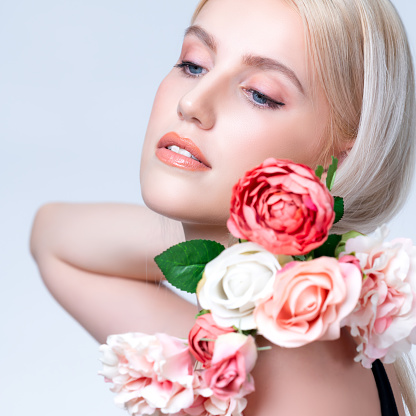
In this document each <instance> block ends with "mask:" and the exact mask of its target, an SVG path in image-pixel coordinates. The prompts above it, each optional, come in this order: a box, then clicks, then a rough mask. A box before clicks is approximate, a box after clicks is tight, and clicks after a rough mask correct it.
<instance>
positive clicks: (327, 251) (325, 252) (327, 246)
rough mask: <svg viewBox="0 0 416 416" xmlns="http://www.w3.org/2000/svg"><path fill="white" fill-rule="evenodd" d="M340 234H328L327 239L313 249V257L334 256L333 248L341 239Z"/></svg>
mask: <svg viewBox="0 0 416 416" xmlns="http://www.w3.org/2000/svg"><path fill="white" fill-rule="evenodd" d="M341 238H342V235H338V234H331V235H329V236H328V239H327V240H326V241H325V243H323V244H322V245H321V246H320V247H318V248H316V249H315V250H314V257H315V258H318V257H322V256H327V257H334V256H335V249H336V248H337V246H338V243H339V242H340V241H341Z"/></svg>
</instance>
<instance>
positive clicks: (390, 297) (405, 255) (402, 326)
mask: <svg viewBox="0 0 416 416" xmlns="http://www.w3.org/2000/svg"><path fill="white" fill-rule="evenodd" d="M387 232H388V231H387V228H386V227H382V228H379V229H378V230H377V231H376V232H375V233H374V235H373V236H359V237H356V238H352V239H349V240H348V241H347V242H346V246H345V250H346V253H354V255H355V256H356V257H357V258H358V260H359V261H360V266H361V268H362V270H363V273H364V274H365V278H364V282H363V287H362V291H361V295H360V299H359V303H358V305H357V308H356V309H355V310H354V312H353V313H352V314H351V315H350V316H348V318H347V319H346V320H345V323H346V325H348V326H349V327H350V328H351V334H352V335H353V336H354V337H358V339H359V340H360V343H359V345H358V348H357V351H358V353H359V354H358V356H357V357H356V361H361V362H362V364H363V366H364V367H367V368H371V364H372V362H373V361H374V360H376V359H381V360H382V361H383V362H384V363H392V362H393V361H394V360H395V359H396V358H397V356H399V355H401V354H402V353H404V352H408V351H409V350H410V348H411V344H412V343H416V329H415V328H416V247H415V246H413V244H412V242H411V241H410V240H408V239H395V240H392V241H391V242H385V241H384V239H385V237H386V235H387Z"/></svg>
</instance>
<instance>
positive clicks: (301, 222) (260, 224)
mask: <svg viewBox="0 0 416 416" xmlns="http://www.w3.org/2000/svg"><path fill="white" fill-rule="evenodd" d="M333 207H334V199H333V197H332V196H331V194H330V193H329V191H328V189H327V188H326V186H325V185H324V184H323V183H322V182H321V181H320V179H319V178H318V177H317V176H316V175H315V173H314V171H313V170H312V169H310V168H309V167H308V166H305V165H300V164H296V163H293V162H291V161H289V160H279V159H273V158H269V159H266V160H265V161H264V162H263V163H262V164H261V165H259V166H257V167H256V168H254V169H252V170H250V171H248V172H247V173H246V174H245V175H244V177H243V178H241V179H240V180H239V181H238V182H237V184H236V185H234V187H233V195H232V198H231V210H230V212H231V215H230V218H229V219H228V222H227V226H228V229H229V230H230V232H231V234H233V235H234V236H235V237H237V238H242V239H247V240H250V241H253V242H255V243H258V244H260V245H262V246H263V247H265V248H266V249H267V250H269V251H271V252H272V253H275V254H287V255H301V254H305V253H308V252H309V251H311V250H313V249H315V248H317V247H319V246H320V245H322V244H323V243H324V242H325V241H326V239H327V238H328V231H329V229H330V228H331V226H332V224H333V222H334V219H335V214H334V209H333Z"/></svg>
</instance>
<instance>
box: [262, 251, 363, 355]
mask: <svg viewBox="0 0 416 416" xmlns="http://www.w3.org/2000/svg"><path fill="white" fill-rule="evenodd" d="M361 281H362V277H361V272H360V270H359V269H358V268H357V267H356V266H355V265H353V264H350V263H340V262H338V261H337V260H336V259H334V258H332V257H319V258H317V259H314V260H311V261H306V262H292V263H289V264H288V265H286V266H285V267H284V268H283V269H282V270H281V271H279V272H278V273H277V275H276V280H275V283H274V287H273V289H274V290H273V294H272V295H271V296H270V297H268V298H265V299H263V300H261V301H260V302H259V303H258V304H257V306H256V309H255V310H254V319H255V321H256V323H257V328H258V330H259V333H260V334H261V335H263V336H264V337H265V338H267V339H268V340H269V341H271V342H273V343H274V344H277V345H280V346H281V347H300V346H302V345H305V344H308V343H310V342H312V341H316V340H322V341H323V340H333V339H337V338H339V336H340V328H341V327H342V326H343V323H342V320H343V319H344V318H345V317H346V316H347V315H348V314H349V313H351V312H352V311H353V309H354V308H355V306H356V305H357V302H358V298H359V296H360V291H361Z"/></svg>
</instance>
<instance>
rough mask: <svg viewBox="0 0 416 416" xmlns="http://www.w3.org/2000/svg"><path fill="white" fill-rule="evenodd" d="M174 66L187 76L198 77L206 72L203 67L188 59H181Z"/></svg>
mask: <svg viewBox="0 0 416 416" xmlns="http://www.w3.org/2000/svg"><path fill="white" fill-rule="evenodd" d="M175 68H179V69H180V70H181V71H182V72H183V73H184V74H185V75H186V76H188V77H199V76H201V75H204V74H205V73H206V69H205V68H203V67H202V66H200V65H197V64H195V63H193V62H189V61H182V62H181V63H179V64H176V65H175Z"/></svg>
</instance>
